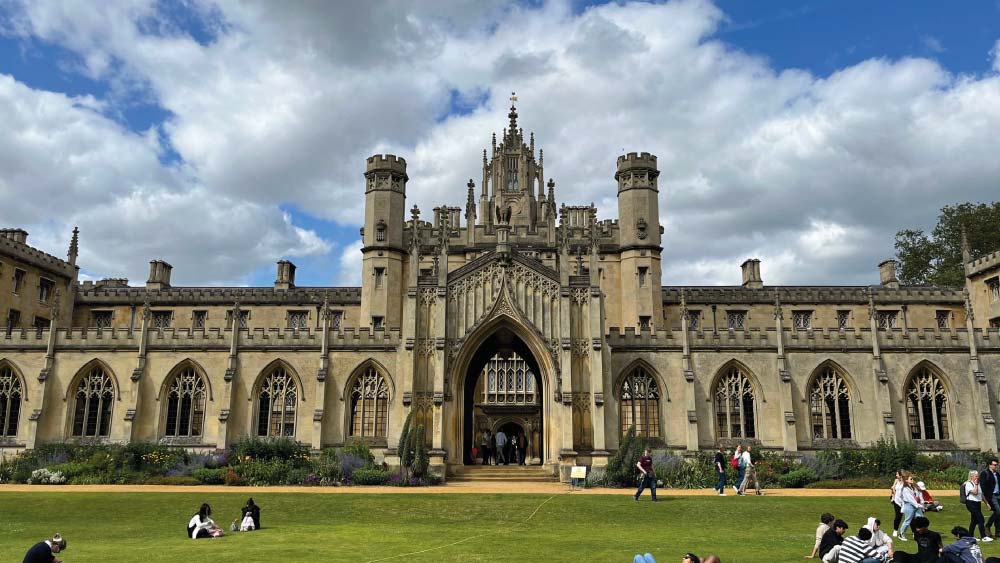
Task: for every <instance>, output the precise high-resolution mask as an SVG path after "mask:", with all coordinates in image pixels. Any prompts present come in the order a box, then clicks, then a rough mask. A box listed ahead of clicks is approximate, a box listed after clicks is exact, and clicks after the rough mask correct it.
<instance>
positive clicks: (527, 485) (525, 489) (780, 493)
mask: <svg viewBox="0 0 1000 563" xmlns="http://www.w3.org/2000/svg"><path fill="white" fill-rule="evenodd" d="M32 491H37V492H53V493H55V492H59V493H62V492H67V493H73V492H85V493H212V494H215V493H236V494H241V495H245V494H247V492H250V491H252V492H253V493H254V494H257V493H300V494H345V493H346V494H359V493H363V494H381V495H392V494H428V493H433V494H450V493H459V494H462V493H471V494H483V493H487V494H488V493H522V494H535V495H551V494H559V493H572V494H574V495H629V494H632V493H633V492H634V491H632V490H631V489H573V490H572V491H571V490H570V487H569V485H566V484H562V483H537V482H504V483H482V482H461V483H448V484H446V485H442V486H439V487H227V486H224V485H203V486H192V487H174V486H162V485H0V493H4V492H32ZM656 492H657V494H658V495H667V496H715V492H714V491H713V490H711V489H698V490H692V489H657V491H656ZM727 495H728V496H736V494H735V493H733V492H731V491H730V492H728V493H727ZM764 495H765V496H776V497H886V498H888V492H887V491H884V490H882V489H764ZM957 495H958V493H957V492H956V491H938V492H935V493H934V496H935V497H948V496H957ZM747 496H748V497H752V496H753V495H747Z"/></svg>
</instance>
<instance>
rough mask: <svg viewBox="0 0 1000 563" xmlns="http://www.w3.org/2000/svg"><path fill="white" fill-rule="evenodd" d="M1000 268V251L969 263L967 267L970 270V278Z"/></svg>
mask: <svg viewBox="0 0 1000 563" xmlns="http://www.w3.org/2000/svg"><path fill="white" fill-rule="evenodd" d="M998 267H1000V251H997V252H991V253H989V254H987V255H986V256H982V257H980V258H976V259H975V260H973V261H971V262H969V263H968V264H967V265H966V269H967V270H968V274H967V275H968V276H974V275H976V274H981V273H983V272H985V271H987V270H992V269H994V268H998Z"/></svg>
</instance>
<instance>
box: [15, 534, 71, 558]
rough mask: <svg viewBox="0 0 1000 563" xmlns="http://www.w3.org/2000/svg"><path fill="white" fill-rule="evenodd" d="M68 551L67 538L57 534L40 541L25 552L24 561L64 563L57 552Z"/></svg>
mask: <svg viewBox="0 0 1000 563" xmlns="http://www.w3.org/2000/svg"><path fill="white" fill-rule="evenodd" d="M63 551H66V540H65V539H63V537H62V536H60V535H59V534H56V535H54V536H52V539H50V540H45V541H40V542H38V543H36V544H35V545H33V546H31V549H29V550H28V553H25V554H24V562H23V563H62V561H61V560H60V559H56V556H55V554H56V553H60V552H63Z"/></svg>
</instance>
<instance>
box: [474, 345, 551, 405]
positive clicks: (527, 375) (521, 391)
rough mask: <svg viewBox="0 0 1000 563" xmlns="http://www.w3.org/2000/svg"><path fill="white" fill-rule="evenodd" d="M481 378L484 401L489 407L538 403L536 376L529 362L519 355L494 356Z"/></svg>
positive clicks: (487, 363) (485, 367)
mask: <svg viewBox="0 0 1000 563" xmlns="http://www.w3.org/2000/svg"><path fill="white" fill-rule="evenodd" d="M479 378H480V379H481V380H482V381H483V383H482V385H481V388H482V390H483V394H482V399H483V403H484V404H489V405H534V404H537V403H538V394H537V393H536V391H535V374H534V372H532V371H531V366H529V365H528V362H526V361H524V359H523V358H521V357H520V356H518V355H517V354H513V353H512V354H510V355H509V357H506V358H504V357H502V356H500V354H494V355H493V357H492V358H490V359H489V361H487V362H486V365H485V366H483V371H482V373H481V374H480V376H479Z"/></svg>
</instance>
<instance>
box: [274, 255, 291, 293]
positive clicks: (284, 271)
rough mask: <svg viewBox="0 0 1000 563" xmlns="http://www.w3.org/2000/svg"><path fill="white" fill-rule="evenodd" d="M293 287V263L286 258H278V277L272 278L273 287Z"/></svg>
mask: <svg viewBox="0 0 1000 563" xmlns="http://www.w3.org/2000/svg"><path fill="white" fill-rule="evenodd" d="M293 287H295V264H292V263H291V262H289V261H288V260H278V278H277V279H276V280H274V289H291V288H293Z"/></svg>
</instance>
